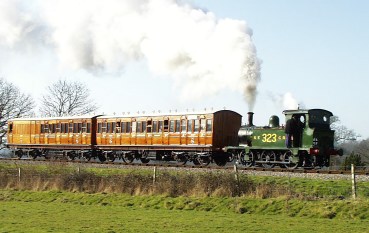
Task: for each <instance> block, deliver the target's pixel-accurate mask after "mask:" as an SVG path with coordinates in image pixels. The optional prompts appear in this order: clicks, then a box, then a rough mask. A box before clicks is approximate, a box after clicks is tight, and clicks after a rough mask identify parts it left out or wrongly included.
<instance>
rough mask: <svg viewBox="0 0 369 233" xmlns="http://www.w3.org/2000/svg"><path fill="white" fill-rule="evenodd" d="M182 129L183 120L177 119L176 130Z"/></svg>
mask: <svg viewBox="0 0 369 233" xmlns="http://www.w3.org/2000/svg"><path fill="white" fill-rule="evenodd" d="M180 130H181V122H180V121H179V120H176V128H175V130H174V131H175V132H179V131H180Z"/></svg>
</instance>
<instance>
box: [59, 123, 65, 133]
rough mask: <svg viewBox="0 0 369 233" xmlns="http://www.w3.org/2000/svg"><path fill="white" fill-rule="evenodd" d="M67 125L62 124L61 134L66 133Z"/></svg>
mask: <svg viewBox="0 0 369 233" xmlns="http://www.w3.org/2000/svg"><path fill="white" fill-rule="evenodd" d="M65 128H66V127H65V123H63V124H61V128H60V132H61V133H65Z"/></svg>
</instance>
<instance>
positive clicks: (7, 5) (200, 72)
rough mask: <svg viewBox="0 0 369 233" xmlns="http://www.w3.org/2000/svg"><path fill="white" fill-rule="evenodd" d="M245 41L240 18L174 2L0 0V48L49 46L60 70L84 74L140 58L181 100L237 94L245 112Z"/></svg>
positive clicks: (254, 71)
mask: <svg viewBox="0 0 369 233" xmlns="http://www.w3.org/2000/svg"><path fill="white" fill-rule="evenodd" d="M251 37H252V30H251V29H250V28H249V27H248V25H247V23H246V22H245V21H241V20H235V19H229V18H224V19H218V18H216V16H215V15H214V14H213V13H212V12H209V11H206V10H202V9H198V8H195V7H193V6H191V5H190V4H188V3H184V2H183V1H176V0H151V1H150V0H130V1H127V0H126V1H120V0H106V1H99V0H96V1H93V0H81V1H74V0H61V1H47V0H34V1H21V0H19V1H17V0H2V1H1V2H0V48H3V49H4V48H6V49H12V50H16V49H18V48H25V46H26V47H27V46H29V47H33V48H34V47H37V46H41V47H47V48H52V49H53V50H54V51H55V53H56V54H57V56H58V58H59V61H60V65H61V66H62V67H67V68H73V69H85V70H88V71H90V72H92V73H98V72H101V71H112V72H116V71H120V70H121V69H122V68H124V65H125V64H127V63H128V62H134V61H140V60H141V61H145V62H147V64H148V66H149V69H150V70H151V72H153V73H154V74H155V75H161V76H168V77H170V78H172V79H173V82H174V84H175V87H176V88H178V89H179V90H180V97H181V99H183V100H186V99H199V98H202V97H206V96H210V95H213V94H216V93H217V92H219V91H220V90H224V89H225V90H231V91H241V92H243V93H244V96H245V99H246V101H247V103H248V105H249V108H250V110H252V108H253V106H254V103H255V97H256V94H257V85H258V82H259V81H260V64H261V61H260V60H259V59H258V58H257V55H256V49H255V46H254V44H253V42H252V38H251ZM35 45H37V46H35Z"/></svg>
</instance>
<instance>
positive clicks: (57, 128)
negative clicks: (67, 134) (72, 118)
mask: <svg viewBox="0 0 369 233" xmlns="http://www.w3.org/2000/svg"><path fill="white" fill-rule="evenodd" d="M61 125H62V124H61V123H58V124H57V125H56V129H55V131H56V132H57V133H60V132H61Z"/></svg>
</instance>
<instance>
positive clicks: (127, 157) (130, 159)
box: [122, 153, 135, 163]
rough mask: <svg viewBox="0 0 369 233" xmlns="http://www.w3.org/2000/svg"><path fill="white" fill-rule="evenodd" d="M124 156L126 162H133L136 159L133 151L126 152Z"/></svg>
mask: <svg viewBox="0 0 369 233" xmlns="http://www.w3.org/2000/svg"><path fill="white" fill-rule="evenodd" d="M122 158H123V161H124V162H125V163H132V162H133V160H134V159H135V158H134V157H133V155H132V154H131V153H125V154H124V155H123V157H122Z"/></svg>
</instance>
